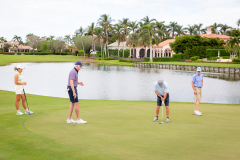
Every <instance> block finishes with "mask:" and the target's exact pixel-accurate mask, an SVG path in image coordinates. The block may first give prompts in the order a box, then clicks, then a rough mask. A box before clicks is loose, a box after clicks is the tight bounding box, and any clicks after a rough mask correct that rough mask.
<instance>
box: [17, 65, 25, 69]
mask: <svg viewBox="0 0 240 160" xmlns="http://www.w3.org/2000/svg"><path fill="white" fill-rule="evenodd" d="M19 68H20V69H24V68H25V67H23V66H22V65H20V64H19V65H17V69H19Z"/></svg>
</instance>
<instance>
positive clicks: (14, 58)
mask: <svg viewBox="0 0 240 160" xmlns="http://www.w3.org/2000/svg"><path fill="white" fill-rule="evenodd" d="M80 59H81V58H79V57H77V56H72V55H64V56H60V55H3V54H0V66H4V65H8V64H10V63H19V62H72V61H78V60H80Z"/></svg>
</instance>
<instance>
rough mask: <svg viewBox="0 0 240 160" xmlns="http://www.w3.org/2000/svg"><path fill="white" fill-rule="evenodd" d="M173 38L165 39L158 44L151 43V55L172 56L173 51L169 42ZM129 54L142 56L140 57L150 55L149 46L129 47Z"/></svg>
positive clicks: (172, 40)
mask: <svg viewBox="0 0 240 160" xmlns="http://www.w3.org/2000/svg"><path fill="white" fill-rule="evenodd" d="M174 41H175V39H167V40H165V41H163V42H161V43H159V44H158V45H156V44H155V45H153V46H152V57H172V56H173V54H175V52H174V51H173V50H172V49H171V47H170V45H169V44H170V43H171V42H174ZM130 56H131V57H137V58H142V57H150V48H149V47H146V51H145V47H143V46H138V47H132V46H131V47H130Z"/></svg>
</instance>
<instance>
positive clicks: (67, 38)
mask: <svg viewBox="0 0 240 160" xmlns="http://www.w3.org/2000/svg"><path fill="white" fill-rule="evenodd" d="M64 40H65V41H66V43H68V45H69V44H70V42H71V40H72V39H71V35H66V36H65V37H64Z"/></svg>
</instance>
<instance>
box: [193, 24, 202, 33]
mask: <svg viewBox="0 0 240 160" xmlns="http://www.w3.org/2000/svg"><path fill="white" fill-rule="evenodd" d="M202 25H203V24H202V23H199V24H195V28H196V31H197V32H198V34H201V28H202Z"/></svg>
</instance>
